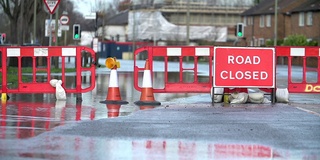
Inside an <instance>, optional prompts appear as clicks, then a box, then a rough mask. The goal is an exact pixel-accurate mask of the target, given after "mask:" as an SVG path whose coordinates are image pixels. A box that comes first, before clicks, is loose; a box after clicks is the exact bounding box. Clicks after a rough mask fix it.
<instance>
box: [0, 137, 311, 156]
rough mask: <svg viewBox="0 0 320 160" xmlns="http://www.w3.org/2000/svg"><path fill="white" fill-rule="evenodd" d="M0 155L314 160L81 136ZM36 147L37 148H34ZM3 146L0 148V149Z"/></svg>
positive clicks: (236, 146)
mask: <svg viewBox="0 0 320 160" xmlns="http://www.w3.org/2000/svg"><path fill="white" fill-rule="evenodd" d="M38 138H42V140H41V141H38V140H37V139H29V140H25V141H21V142H20V143H19V145H17V146H8V147H7V149H6V150H4V151H2V152H0V153H1V155H2V156H3V157H4V158H5V157H9V156H11V158H12V157H15V158H18V157H20V158H21V157H24V158H32V159H33V158H34V159H36V158H42V159H83V160H85V159H108V160H117V159H139V160H140V159H161V160H162V159H190V160H191V159H201V160H207V159H314V158H317V157H316V156H313V155H308V156H301V155H303V154H300V153H298V154H292V153H291V152H289V151H286V150H276V149H274V148H272V147H269V146H267V145H259V144H247V143H244V144H241V143H219V142H206V141H192V140H190V141H186V140H175V139H168V140H166V139H144V140H143V139H142V140H117V139H108V138H97V137H94V138H93V137H82V136H67V135H63V136H59V135H56V136H50V135H42V137H38ZM34 143H37V145H34ZM4 145H6V142H4V143H3V144H1V145H0V149H1V148H2V147H3V146H4Z"/></svg>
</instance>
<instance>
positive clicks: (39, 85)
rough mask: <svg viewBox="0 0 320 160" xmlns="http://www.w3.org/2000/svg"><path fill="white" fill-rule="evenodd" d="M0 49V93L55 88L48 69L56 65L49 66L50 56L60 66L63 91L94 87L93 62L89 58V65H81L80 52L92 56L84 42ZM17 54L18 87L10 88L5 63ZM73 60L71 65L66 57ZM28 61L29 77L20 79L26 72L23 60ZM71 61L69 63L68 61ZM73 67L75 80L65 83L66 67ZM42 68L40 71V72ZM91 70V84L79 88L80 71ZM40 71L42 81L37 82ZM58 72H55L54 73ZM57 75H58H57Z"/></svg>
mask: <svg viewBox="0 0 320 160" xmlns="http://www.w3.org/2000/svg"><path fill="white" fill-rule="evenodd" d="M0 51H1V65H2V67H1V69H0V72H1V75H2V83H1V85H2V86H1V93H5V94H6V93H55V88H54V87H52V86H51V85H50V80H51V79H53V77H54V75H53V74H52V73H51V69H53V68H55V67H54V66H52V65H53V64H52V63H51V60H52V59H53V58H56V59H58V61H59V62H60V64H59V67H60V69H61V73H59V74H58V76H61V77H60V78H59V79H61V80H62V82H63V84H62V87H63V88H64V89H65V91H66V93H84V92H88V91H91V90H93V89H94V87H95V65H94V64H95V63H94V62H90V66H88V67H87V66H82V65H83V61H82V60H83V56H82V54H83V53H86V54H90V57H91V58H92V59H93V60H95V57H96V55H95V52H94V51H93V50H92V49H91V48H87V47H83V46H74V47H68V46H63V47H61V46H59V47H48V46H45V47H44V46H28V47H0ZM12 58H13V59H14V58H16V61H17V73H15V74H17V82H15V83H17V87H16V88H12V87H11V86H10V84H8V74H9V73H8V71H7V70H8V66H9V59H12ZM25 59H30V61H31V62H30V61H24V60H25ZM66 59H68V60H70V59H72V60H74V62H72V64H75V65H74V66H71V67H70V66H67V65H68V64H67V60H66ZM40 60H42V61H44V62H45V63H43V65H42V66H41V65H40V64H39V63H40V62H39V61H40ZM26 62H27V63H28V64H29V65H30V66H31V67H32V73H31V75H30V74H29V76H32V80H31V81H29V82H25V81H24V80H23V75H28V74H26V73H23V68H24V65H25V63H26ZM70 64H71V63H69V65H70ZM67 68H75V76H74V77H75V81H74V82H72V83H75V84H73V85H72V86H74V87H73V88H71V87H69V88H68V87H67V86H66V74H67V73H66V72H67V71H66V69H67ZM41 72H42V73H41ZM88 72H90V77H91V79H90V81H91V84H90V85H89V86H88V87H86V88H82V86H81V85H82V74H88ZM39 75H42V76H43V78H42V79H41V80H42V81H43V82H39V79H38V76H39ZM55 76H57V75H55ZM56 79H57V78H56Z"/></svg>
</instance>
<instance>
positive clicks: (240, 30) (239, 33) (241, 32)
mask: <svg viewBox="0 0 320 160" xmlns="http://www.w3.org/2000/svg"><path fill="white" fill-rule="evenodd" d="M236 27H237V29H236V36H237V37H240V38H242V37H243V36H244V25H243V23H237V26H236Z"/></svg>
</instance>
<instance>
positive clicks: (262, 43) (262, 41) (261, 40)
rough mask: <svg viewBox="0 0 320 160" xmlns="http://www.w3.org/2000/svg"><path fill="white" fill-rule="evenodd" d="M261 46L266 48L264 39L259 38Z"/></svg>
mask: <svg viewBox="0 0 320 160" xmlns="http://www.w3.org/2000/svg"><path fill="white" fill-rule="evenodd" d="M258 45H259V46H264V39H263V38H259V44H258Z"/></svg>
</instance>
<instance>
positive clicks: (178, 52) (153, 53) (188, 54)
mask: <svg viewBox="0 0 320 160" xmlns="http://www.w3.org/2000/svg"><path fill="white" fill-rule="evenodd" d="M144 52H148V59H149V63H150V71H151V77H152V73H153V65H152V64H153V61H154V59H155V58H156V57H161V58H163V59H164V60H163V61H164V82H165V84H164V87H163V88H159V89H157V88H154V89H153V92H154V93H185V92H188V93H209V92H210V90H211V87H212V78H209V79H208V80H207V81H205V82H202V81H200V80H199V79H198V77H199V76H200V74H201V73H200V72H199V70H198V63H200V62H199V61H200V58H203V59H205V60H206V61H201V63H202V64H205V65H207V66H208V70H209V75H208V76H209V77H212V58H213V47H207V46H197V47H195V46H186V47H181V46H176V47H175V46H170V47H164V46H163V47H161V46H157V47H143V48H139V49H137V50H135V52H134V87H135V89H136V90H138V91H141V87H140V86H139V85H138V82H139V72H143V71H144V68H142V67H138V65H137V56H138V55H139V54H143V53H144ZM170 58H176V60H178V62H179V66H177V68H178V69H179V79H178V80H177V81H175V82H171V81H169V67H168V64H169V59H170ZM188 58H190V59H192V61H188ZM184 61H185V62H188V63H190V64H191V65H193V66H191V67H184V66H183V63H184ZM171 69H172V68H171ZM187 72H188V73H193V75H192V77H190V79H193V81H192V82H190V81H188V80H189V79H187V78H186V76H187V75H186V73H187ZM188 78H189V77H188Z"/></svg>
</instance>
